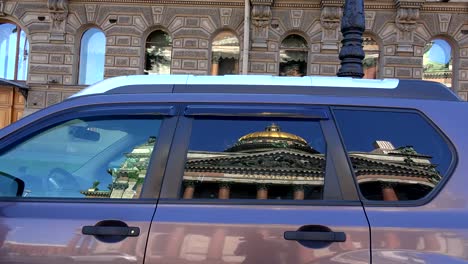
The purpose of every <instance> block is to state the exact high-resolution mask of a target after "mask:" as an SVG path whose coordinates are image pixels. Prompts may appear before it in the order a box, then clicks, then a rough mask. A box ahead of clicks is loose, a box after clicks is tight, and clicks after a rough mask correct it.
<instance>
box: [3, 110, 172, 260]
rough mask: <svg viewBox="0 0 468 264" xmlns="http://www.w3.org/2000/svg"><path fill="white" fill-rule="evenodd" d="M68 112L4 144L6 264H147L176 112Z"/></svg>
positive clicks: (26, 129)
mask: <svg viewBox="0 0 468 264" xmlns="http://www.w3.org/2000/svg"><path fill="white" fill-rule="evenodd" d="M61 110H62V111H59V113H58V114H50V115H48V116H44V115H42V116H41V115H40V114H39V115H38V116H37V118H38V120H37V121H33V122H32V123H30V124H28V125H26V126H24V127H23V128H22V129H19V130H18V131H15V132H14V133H12V134H10V135H8V136H6V137H4V138H2V140H1V141H0V170H1V171H2V174H0V179H1V181H2V182H6V181H9V180H10V183H16V185H14V184H13V185H12V184H10V185H8V186H9V187H8V188H9V189H8V188H6V186H7V185H2V186H0V189H1V191H0V196H1V197H0V263H29V264H33V263H48V264H52V263H61V264H63V263H140V264H142V263H143V261H144V252H145V246H146V241H147V236H148V231H149V226H150V223H151V219H152V217H153V214H154V211H155V208H156V202H157V199H156V198H157V197H158V194H159V186H160V183H158V181H160V180H161V179H162V175H163V170H164V168H165V162H166V161H167V150H168V148H169V144H170V142H171V140H172V137H173V132H174V129H175V124H176V117H174V109H173V107H171V106H154V105H153V106H148V105H138V104H134V105H118V106H117V105H116V106H109V105H107V106H86V107H81V108H74V109H68V110H64V109H61ZM11 179H13V181H11ZM18 183H19V184H18ZM21 185H22V186H21ZM15 186H20V187H21V188H19V189H17V191H18V192H17V193H15V192H14V191H12V189H13V188H14V187H15ZM148 186H150V187H148ZM2 188H3V189H2Z"/></svg>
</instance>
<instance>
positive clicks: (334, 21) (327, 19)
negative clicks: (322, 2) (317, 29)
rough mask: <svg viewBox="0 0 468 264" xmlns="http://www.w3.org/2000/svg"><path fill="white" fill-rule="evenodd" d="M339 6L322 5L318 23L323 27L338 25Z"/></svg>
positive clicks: (333, 27) (331, 27)
mask: <svg viewBox="0 0 468 264" xmlns="http://www.w3.org/2000/svg"><path fill="white" fill-rule="evenodd" d="M341 14H342V11H341V8H340V7H337V6H324V7H322V13H321V15H320V23H321V24H322V27H323V28H325V29H336V28H338V26H339V25H340V20H341Z"/></svg>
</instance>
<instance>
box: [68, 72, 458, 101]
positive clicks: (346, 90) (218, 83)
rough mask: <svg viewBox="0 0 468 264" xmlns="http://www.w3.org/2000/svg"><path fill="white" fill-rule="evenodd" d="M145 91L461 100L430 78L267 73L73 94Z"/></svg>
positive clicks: (144, 79)
mask: <svg viewBox="0 0 468 264" xmlns="http://www.w3.org/2000/svg"><path fill="white" fill-rule="evenodd" d="M252 86H254V87H252ZM147 93H243V94H304V95H331V96H350V97H362V96H365V97H395V98H410V99H430V100H444V101H461V100H460V98H459V97H458V96H457V95H456V94H455V93H453V92H452V91H451V90H450V89H448V88H447V87H446V86H444V85H443V84H440V83H437V82H430V81H422V80H399V79H355V78H350V77H326V76H304V77H282V76H269V75H224V76H195V75H131V76H119V77H114V78H109V79H106V80H103V81H101V82H98V83H96V84H94V85H91V86H89V87H88V88H85V89H84V90H82V91H80V92H78V93H76V94H74V95H73V96H72V97H78V96H84V95H94V94H147Z"/></svg>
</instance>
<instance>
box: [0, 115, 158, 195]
mask: <svg viewBox="0 0 468 264" xmlns="http://www.w3.org/2000/svg"><path fill="white" fill-rule="evenodd" d="M160 126H161V120H160V119H152V118H127V117H123V118H84V119H73V120H69V121H67V122H64V123H61V124H59V125H56V126H53V127H51V128H48V129H46V130H44V131H42V132H40V133H38V134H36V135H34V136H32V137H30V138H28V139H27V140H25V141H23V142H21V143H19V144H17V145H15V146H13V147H10V148H9V149H8V150H6V151H4V152H3V153H2V154H1V155H0V168H1V171H2V172H4V173H7V174H9V175H12V176H14V177H16V178H19V179H21V180H22V181H24V183H25V190H24V192H23V194H22V196H23V197H41V198H49V197H54V198H130V199H131V198H139V195H140V192H141V188H142V184H143V181H144V178H145V175H146V168H147V166H148V164H149V160H150V156H151V153H152V151H153V148H154V145H155V143H156V139H157V137H158V133H159V128H160Z"/></svg>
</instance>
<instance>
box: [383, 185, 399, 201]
mask: <svg viewBox="0 0 468 264" xmlns="http://www.w3.org/2000/svg"><path fill="white" fill-rule="evenodd" d="M381 185H382V196H383V200H384V201H398V196H397V194H396V192H395V189H394V186H395V184H394V183H390V182H382V183H381Z"/></svg>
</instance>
